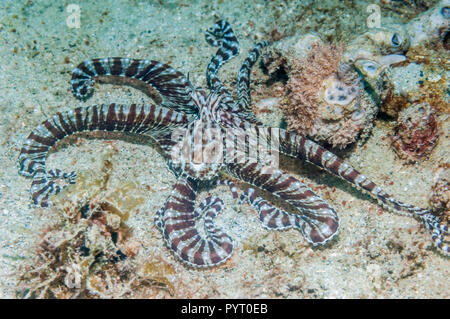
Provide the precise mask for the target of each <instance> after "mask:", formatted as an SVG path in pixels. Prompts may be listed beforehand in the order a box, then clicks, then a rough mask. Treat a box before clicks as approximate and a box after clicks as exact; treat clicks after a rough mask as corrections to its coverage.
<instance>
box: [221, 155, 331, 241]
mask: <svg viewBox="0 0 450 319" xmlns="http://www.w3.org/2000/svg"><path fill="white" fill-rule="evenodd" d="M267 168H268V167H267V166H264V165H262V164H261V163H258V162H257V161H254V160H248V161H244V160H242V161H240V160H239V159H236V161H229V162H228V163H227V166H226V169H227V171H228V173H229V174H230V175H231V176H233V177H235V178H237V179H239V180H242V181H244V182H246V183H249V184H251V185H254V186H256V187H258V188H260V189H263V190H265V191H268V192H270V193H272V194H273V195H275V196H276V197H278V198H281V199H282V200H284V201H286V202H287V203H289V204H291V205H292V206H294V207H295V208H296V210H297V212H296V213H290V212H287V211H284V210H282V209H279V208H276V207H275V206H273V205H272V204H270V203H269V202H267V201H265V200H263V199H262V198H261V197H259V196H258V195H257V194H256V191H255V190H254V189H253V188H250V189H248V190H247V191H245V192H244V194H243V195H242V196H241V201H243V200H248V202H249V203H250V205H251V206H252V207H253V208H255V209H256V210H257V211H258V213H259V218H260V220H261V222H262V223H263V225H264V226H265V227H266V228H269V229H276V230H282V229H288V228H297V229H299V230H300V231H301V232H302V234H303V236H304V237H305V238H306V240H307V241H308V242H310V243H312V244H314V245H317V244H325V243H326V242H328V241H329V240H331V239H332V238H333V237H334V236H335V235H336V234H337V231H338V228H339V219H338V216H337V213H336V212H335V210H334V209H333V208H332V207H330V206H329V205H328V204H327V203H326V202H325V201H324V200H323V199H321V198H320V197H319V196H318V195H316V194H315V193H314V192H313V191H312V190H311V189H310V188H308V187H307V186H306V185H304V184H303V183H301V182H300V181H299V180H297V179H296V178H294V177H293V176H291V175H289V174H288V173H286V172H284V171H282V170H280V169H276V168H269V169H267Z"/></svg>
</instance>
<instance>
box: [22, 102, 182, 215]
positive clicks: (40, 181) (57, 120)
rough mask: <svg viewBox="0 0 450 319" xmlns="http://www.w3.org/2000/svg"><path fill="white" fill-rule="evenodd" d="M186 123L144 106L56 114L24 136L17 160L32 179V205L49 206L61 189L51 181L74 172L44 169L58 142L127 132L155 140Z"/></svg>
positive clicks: (179, 115)
mask: <svg viewBox="0 0 450 319" xmlns="http://www.w3.org/2000/svg"><path fill="white" fill-rule="evenodd" d="M187 122H188V120H187V115H186V114H184V113H179V112H176V111H174V110H171V109H167V108H164V107H160V106H154V105H146V104H145V105H139V106H138V105H136V104H131V105H121V104H114V103H113V104H110V105H106V104H103V105H94V106H89V107H86V108H81V107H80V108H76V109H74V110H70V111H68V112H64V113H57V114H56V115H55V116H53V117H52V118H50V119H48V120H46V121H44V122H43V123H42V124H40V125H38V126H37V127H36V128H35V129H34V130H33V131H32V132H31V134H30V135H29V136H28V138H27V140H26V141H25V144H24V146H23V147H22V150H21V152H20V155H19V158H18V169H19V173H20V174H21V175H24V176H27V177H32V178H33V182H32V186H31V196H32V199H33V202H34V204H36V205H40V206H44V207H45V206H48V205H49V204H50V202H49V199H48V198H49V196H50V195H52V194H56V193H58V192H59V191H60V190H61V187H60V186H58V185H57V184H56V182H55V180H57V179H64V180H67V181H68V182H69V183H73V182H74V176H75V172H72V173H62V172H61V171H60V170H57V171H47V170H46V165H45V160H46V157H47V154H48V152H49V150H50V149H51V147H52V146H54V145H55V144H56V143H57V142H58V141H60V140H62V139H64V138H65V137H67V136H69V135H72V134H74V133H78V132H83V131H117V132H128V133H132V134H146V135H150V136H152V137H154V138H155V139H158V138H161V137H164V136H166V135H167V132H168V131H170V130H171V129H173V128H174V127H177V126H183V125H187ZM55 172H56V173H55Z"/></svg>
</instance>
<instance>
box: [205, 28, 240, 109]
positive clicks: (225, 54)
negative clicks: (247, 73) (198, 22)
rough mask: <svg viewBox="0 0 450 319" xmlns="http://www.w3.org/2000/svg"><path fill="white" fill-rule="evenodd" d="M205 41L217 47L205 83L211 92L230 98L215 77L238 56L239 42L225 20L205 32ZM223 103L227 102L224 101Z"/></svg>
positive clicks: (207, 69) (207, 70)
mask: <svg viewBox="0 0 450 319" xmlns="http://www.w3.org/2000/svg"><path fill="white" fill-rule="evenodd" d="M205 40H206V42H208V44H210V45H212V46H218V47H219V49H218V50H217V52H216V54H215V55H214V56H213V58H212V59H211V62H209V64H208V67H207V68H206V81H207V84H208V88H209V89H210V90H211V91H216V92H217V93H219V94H220V95H225V96H226V97H228V98H230V102H231V101H232V100H231V95H230V93H229V92H228V90H227V89H226V88H225V87H224V85H223V83H222V81H221V80H220V79H219V77H218V76H217V72H218V71H219V69H220V67H221V66H222V65H223V64H224V63H226V62H228V61H229V60H231V59H232V58H233V57H235V56H236V55H238V54H239V42H238V40H237V38H236V36H235V35H234V32H233V29H232V28H231V26H230V24H229V23H228V22H227V21H225V20H219V21H217V22H216V23H215V24H214V26H213V27H212V28H209V29H208V30H206V32H205ZM223 102H225V103H226V102H227V99H225V100H224V101H223Z"/></svg>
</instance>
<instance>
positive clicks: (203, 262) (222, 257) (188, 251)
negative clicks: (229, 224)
mask: <svg viewBox="0 0 450 319" xmlns="http://www.w3.org/2000/svg"><path fill="white" fill-rule="evenodd" d="M197 187H198V185H197V182H195V181H193V180H191V179H190V178H189V177H187V176H181V177H180V178H179V179H178V181H177V183H176V184H175V186H174V188H173V190H172V194H171V195H170V196H169V198H168V199H167V201H166V203H165V205H164V207H163V208H162V209H161V210H159V211H158V212H157V213H156V215H155V224H156V225H157V226H158V228H159V229H160V230H161V231H162V233H163V236H164V239H165V241H166V244H167V246H168V247H169V248H170V249H171V250H172V251H173V252H174V254H175V255H176V256H178V257H179V258H180V259H181V260H183V261H184V262H185V263H186V264H188V265H190V266H193V267H213V266H217V265H220V264H222V263H223V262H225V261H226V260H227V259H228V258H229V257H230V256H231V254H232V252H233V241H232V239H231V238H230V236H228V235H227V234H225V233H224V232H223V231H222V230H221V229H220V228H218V227H216V226H215V225H214V218H215V217H216V216H217V214H219V213H220V212H221V211H222V209H223V202H222V200H221V199H219V198H217V197H215V196H210V197H207V198H206V199H205V200H204V201H203V202H202V203H201V205H200V206H199V207H198V208H197V209H195V208H194V206H195V199H196V197H197ZM199 220H201V221H203V227H204V235H202V234H201V233H200V232H199V230H198V228H197V227H198V226H197V225H196V223H197V222H198V221H199Z"/></svg>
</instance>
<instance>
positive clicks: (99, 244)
mask: <svg viewBox="0 0 450 319" xmlns="http://www.w3.org/2000/svg"><path fill="white" fill-rule="evenodd" d="M111 168H112V164H111V162H110V161H109V160H106V161H105V165H104V168H103V169H102V172H103V176H102V177H101V178H99V179H95V178H94V179H92V178H91V179H87V178H86V177H85V176H83V175H81V176H79V177H78V178H77V184H75V185H71V186H70V187H68V188H67V189H66V190H65V191H64V192H62V193H60V194H58V195H57V196H54V199H52V201H53V203H54V207H52V208H51V210H50V212H49V213H50V214H52V216H54V217H53V223H52V225H50V226H47V227H46V228H45V229H44V230H43V231H42V233H41V234H40V235H39V239H38V241H37V244H36V247H34V248H33V253H32V255H33V256H32V258H31V259H30V260H29V262H27V263H26V264H25V265H23V266H21V268H20V269H19V270H18V278H19V279H18V285H17V288H16V295H17V297H19V298H63V299H66V298H148V297H152V296H154V295H155V293H156V292H157V291H161V289H162V290H165V291H166V293H169V294H173V292H174V288H173V286H172V284H171V283H170V281H169V280H168V279H167V278H166V277H165V275H166V274H167V273H172V272H171V271H170V269H169V271H167V269H166V268H167V267H165V266H164V264H161V263H156V262H153V263H149V262H147V261H146V260H145V259H143V258H142V257H141V258H138V256H139V251H140V248H141V244H140V242H139V240H138V239H137V238H136V237H134V236H133V232H132V230H131V228H130V227H128V226H127V224H126V222H127V220H128V218H129V216H130V214H129V212H130V211H132V210H133V209H134V208H135V207H137V206H139V205H140V204H142V203H143V202H144V197H143V196H140V194H139V191H138V190H137V189H136V187H135V186H136V185H134V184H133V183H126V184H123V185H122V186H121V187H119V188H118V189H114V191H107V183H108V181H109V174H110V172H111ZM160 268H161V269H162V268H164V269H163V270H164V271H162V270H161V271H159V270H160ZM155 289H156V290H155Z"/></svg>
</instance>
